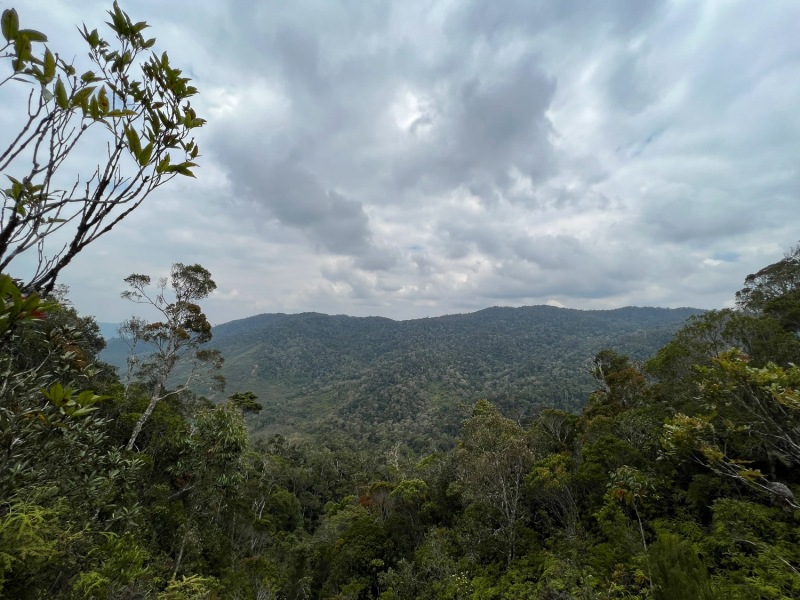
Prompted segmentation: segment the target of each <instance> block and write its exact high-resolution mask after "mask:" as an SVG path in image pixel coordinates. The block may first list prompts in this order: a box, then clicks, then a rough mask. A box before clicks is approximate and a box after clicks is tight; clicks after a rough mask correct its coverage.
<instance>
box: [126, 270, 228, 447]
mask: <svg viewBox="0 0 800 600" xmlns="http://www.w3.org/2000/svg"><path fill="white" fill-rule="evenodd" d="M125 282H126V283H127V284H128V286H130V289H129V290H126V291H124V292H122V297H123V298H126V299H128V300H131V301H133V302H136V303H138V304H147V305H149V306H151V307H153V308H155V309H156V311H158V313H159V314H160V316H161V320H160V321H155V322H152V323H149V322H147V321H144V320H142V319H138V318H134V319H130V320H129V321H127V322H126V323H124V324H123V326H122V327H121V332H124V333H126V334H127V335H128V336H129V340H130V342H131V345H132V346H135V345H136V344H137V343H139V342H144V343H145V344H149V345H150V346H151V347H152V348H154V350H155V351H154V352H153V353H152V354H150V355H149V356H148V357H147V358H146V359H145V360H144V362H143V364H142V365H141V366H140V367H139V374H140V375H141V376H144V379H145V384H146V388H147V389H148V390H149V391H148V396H149V401H148V404H147V408H146V409H145V410H144V412H143V413H142V414H141V416H140V417H139V419H138V420H137V421H136V425H134V427H133V431H132V432H131V437H130V439H129V440H128V444H127V446H126V448H127V449H128V450H132V449H133V447H134V445H135V444H136V438H137V437H139V434H140V433H141V431H142V427H144V424H145V423H146V422H147V420H148V419H149V418H150V415H152V414H153V411H154V410H155V408H156V406H157V405H158V403H159V402H161V401H162V400H164V399H165V398H167V397H168V396H171V395H173V394H176V393H179V392H181V391H185V390H186V389H187V388H188V386H189V381H190V380H191V378H192V377H193V376H194V375H195V370H194V368H192V369H191V370H190V373H189V376H188V378H187V381H186V383H185V384H184V385H183V386H181V387H179V388H178V389H177V390H173V391H170V392H168V391H166V390H165V385H166V383H167V379H169V376H170V375H171V374H172V373H173V371H174V370H175V367H176V366H177V365H178V363H180V362H190V363H193V367H194V366H197V365H198V364H199V363H205V364H210V365H211V366H214V367H216V368H219V367H220V366H221V364H222V358H221V356H220V354H219V353H218V352H215V351H213V350H204V349H202V346H203V345H204V344H205V343H207V342H208V341H210V340H211V324H210V323H209V322H208V319H207V318H206V315H205V314H204V313H203V311H202V310H201V309H200V306H199V305H198V304H197V301H198V300H202V299H204V298H206V297H208V295H209V294H210V293H211V292H213V291H214V290H215V289H216V288H217V284H216V283H214V280H213V279H211V273H209V272H208V271H207V270H206V269H204V268H203V267H201V266H200V265H188V266H187V265H184V264H182V263H175V264H174V265H172V272H171V275H170V278H169V280H167V278H166V277H164V278H161V279H159V280H158V282H157V284H156V286H155V294H153V293H152V292H150V291H149V289H148V288H149V286H150V277H149V276H148V275H136V274H134V275H130V276H128V277H126V278H125ZM168 288H169V292H168ZM217 381H218V382H220V383H221V381H222V380H221V378H218V379H217Z"/></svg>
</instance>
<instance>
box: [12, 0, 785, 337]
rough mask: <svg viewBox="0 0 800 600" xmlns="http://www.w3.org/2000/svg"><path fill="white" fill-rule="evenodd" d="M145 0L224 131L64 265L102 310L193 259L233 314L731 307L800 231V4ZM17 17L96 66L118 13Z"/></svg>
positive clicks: (60, 6) (90, 305)
mask: <svg viewBox="0 0 800 600" xmlns="http://www.w3.org/2000/svg"><path fill="white" fill-rule="evenodd" d="M120 4H121V6H122V8H123V9H124V10H126V11H127V12H128V13H129V14H130V16H131V18H132V19H133V20H135V21H139V20H146V21H147V22H148V23H150V25H151V26H152V28H151V29H150V34H151V36H154V37H156V38H157V39H158V43H157V46H156V49H157V50H159V51H161V50H166V51H167V52H168V53H169V54H170V57H171V59H172V63H173V64H174V65H176V66H180V67H182V68H183V69H184V72H185V73H186V74H188V75H189V76H190V77H191V78H192V79H193V81H194V84H195V85H196V87H198V88H199V90H200V95H199V96H198V97H197V98H196V99H195V101H194V102H193V104H194V105H195V106H196V107H197V110H198V113H199V114H200V116H203V117H205V118H206V119H207V120H208V124H207V126H206V127H204V128H203V130H202V131H201V133H200V134H199V136H198V139H199V143H200V147H201V154H202V156H201V158H200V160H199V162H200V164H201V167H200V168H199V169H198V170H197V179H196V180H185V181H180V182H177V181H174V182H172V183H171V184H170V185H168V186H165V187H164V188H162V190H161V191H159V193H158V194H156V195H155V196H153V197H151V198H150V199H149V200H148V201H147V203H146V205H143V206H142V207H141V208H140V209H139V210H138V212H136V213H135V214H134V215H133V216H131V218H129V219H128V220H127V221H125V222H124V223H123V224H121V225H120V226H119V227H118V228H117V229H115V230H114V231H112V232H111V233H110V234H109V235H107V236H106V237H104V238H103V239H102V240H100V241H98V242H97V243H95V244H94V245H92V246H90V247H89V248H87V250H85V251H84V253H83V254H82V255H81V256H80V257H79V259H77V260H76V261H75V262H74V263H73V265H72V266H71V267H70V268H69V269H68V270H67V271H66V272H65V273H64V276H63V278H62V280H63V282H64V283H67V284H68V285H69V286H70V288H71V296H72V298H73V301H74V303H75V304H76V306H77V308H78V309H79V310H80V311H81V312H83V313H85V314H94V315H95V316H96V317H97V318H98V320H100V321H118V320H120V319H122V318H124V317H126V316H128V315H129V314H130V313H131V310H132V307H131V306H129V305H127V304H126V303H125V302H124V301H122V300H120V299H119V292H120V291H121V290H122V289H123V286H124V284H123V281H122V279H123V278H124V277H125V276H126V275H128V274H130V273H133V272H137V273H147V274H151V275H154V276H155V275H159V274H164V273H166V272H167V271H168V269H169V266H170V265H171V264H172V263H173V262H184V263H200V264H202V265H203V266H205V267H206V268H208V269H209V270H210V271H211V273H212V275H213V277H214V279H215V280H216V282H217V284H218V291H217V293H215V295H214V296H213V298H211V299H209V300H208V301H207V302H206V303H205V305H204V307H205V309H206V312H207V314H208V315H209V317H210V318H211V320H212V322H214V323H222V322H225V321H229V320H232V319H236V318H241V317H245V316H249V315H253V314H257V313H263V312H302V311H318V312H325V313H344V314H349V315H359V316H363V315H383V316H388V317H392V318H400V319H406V318H415V317H424V316H435V315H441V314H447V313H454V312H469V311H473V310H477V309H480V308H484V307H487V306H493V305H506V306H521V305H532V304H543V303H549V304H556V305H563V306H568V307H573V308H616V307H621V306H626V305H648V306H667V307H677V306H695V307H701V308H719V307H722V306H724V305H726V304H730V301H731V299H732V297H733V294H734V293H735V291H736V290H737V289H739V288H740V287H741V284H742V281H743V279H744V277H745V276H746V275H747V274H748V273H751V272H753V271H756V270H758V269H759V268H761V267H762V266H765V265H767V264H769V263H772V262H775V261H776V260H778V259H780V258H781V256H782V254H783V252H784V251H785V250H787V249H788V247H789V246H791V245H793V244H795V243H796V242H797V241H798V239H800V210H798V207H800V202H798V191H799V190H798V187H799V184H800V177H799V175H798V165H799V164H800V102H799V101H800V35H798V33H797V24H798V23H799V22H800V2H797V1H796V0H785V1H782V0H770V1H769V2H752V1H748V0H742V1H735V0H718V1H711V0H709V1H698V0H687V1H645V0H607V1H603V2H586V1H585V0H559V1H552V0H547V1H545V0H541V1H534V0H474V1H467V0H457V1H446V2H435V1H430V0H420V1H417V0H402V1H400V0H397V1H391V2H390V1H382V0H341V1H333V0H292V1H291V2H289V1H284V0H281V1H265V0H260V1H257V2H252V1H246V0H225V1H219V2H211V1H206V2H196V1H195V0H170V1H169V2H155V1H151V0H124V1H122V2H120ZM8 6H16V7H17V10H18V12H19V13H20V19H21V21H22V26H23V27H33V28H37V29H41V30H42V31H45V32H46V33H48V34H49V35H50V38H51V44H50V45H51V47H52V48H53V49H54V50H59V51H60V53H61V55H62V56H64V55H69V53H70V52H74V54H76V55H77V56H79V57H80V56H81V55H82V54H83V47H82V44H83V41H82V40H81V39H80V37H79V35H78V33H77V31H76V30H75V29H74V27H73V25H74V24H78V23H81V22H85V23H86V24H87V25H88V26H89V28H90V29H92V28H93V27H99V28H101V30H102V23H103V21H104V20H106V19H107V17H106V15H105V10H106V9H108V8H109V6H110V2H98V1H95V0H84V1H82V2H80V3H78V2H73V1H71V0H70V1H67V0H63V1H61V0H24V1H23V0H20V1H17V2H14V1H13V0H12V1H8V0H2V1H0V7H2V8H6V7H8ZM2 93H3V92H2V91H0V98H1V97H2ZM0 106H2V103H0ZM7 110H8V109H7V108H3V109H0V111H2V112H6V111H7ZM0 135H2V134H0Z"/></svg>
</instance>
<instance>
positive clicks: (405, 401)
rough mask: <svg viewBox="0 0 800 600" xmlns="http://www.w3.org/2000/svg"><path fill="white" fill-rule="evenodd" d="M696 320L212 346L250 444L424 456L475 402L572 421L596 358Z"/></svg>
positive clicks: (429, 322)
mask: <svg viewBox="0 0 800 600" xmlns="http://www.w3.org/2000/svg"><path fill="white" fill-rule="evenodd" d="M700 312H702V311H699V310H697V309H691V308H680V309H664V308H637V307H627V308H621V309H617V310H608V311H597V310H586V311H583V310H574V309H566V308H556V307H552V306H530V307H522V308H498V307H495V308H487V309H485V310H481V311H478V312H475V313H469V314H457V315H448V316H443V317H436V318H427V319H415V320H409V321H394V320H391V319H387V318H382V317H348V316H343V315H336V316H331V315H324V314H319V313H302V314H294V315H287V314H264V315H258V316H254V317H249V318H246V319H241V320H237V321H232V322H230V323H225V324H223V325H218V326H217V327H215V328H214V330H213V334H214V338H213V341H212V342H211V345H212V346H214V347H215V348H217V349H219V350H221V351H222V353H223V355H224V357H225V368H224V375H225V377H226V378H227V381H228V387H227V389H228V393H232V392H235V391H245V390H251V391H253V392H255V393H256V395H258V397H259V399H260V401H261V402H262V404H263V406H264V410H263V411H262V412H261V414H260V415H258V416H257V417H255V419H254V421H253V422H252V427H253V429H254V432H255V433H256V434H257V435H271V434H276V433H281V434H295V435H303V436H312V437H313V436H315V435H326V436H330V435H342V434H344V435H347V436H362V437H363V438H365V439H368V440H369V441H372V442H385V443H387V444H390V443H400V442H402V443H403V444H406V445H408V446H409V447H411V448H412V449H415V450H423V449H430V448H431V447H433V448H435V447H447V446H448V444H449V442H450V440H451V437H452V435H454V434H455V432H456V429H457V426H458V423H459V422H460V420H461V419H462V418H463V417H464V415H465V410H466V408H467V407H468V406H470V405H471V404H472V403H474V402H475V401H476V400H478V399H481V398H487V399H489V400H491V401H492V402H494V403H495V404H497V405H498V406H500V407H501V409H502V410H503V411H504V412H505V413H506V414H511V415H515V416H516V417H517V418H518V419H521V420H524V419H526V418H528V417H530V416H531V415H533V414H534V413H535V411H536V410H537V409H538V408H540V407H544V406H555V407H559V408H564V409H567V410H578V409H579V408H580V407H581V406H582V405H583V404H584V403H585V401H586V399H587V397H588V395H589V393H591V391H592V389H593V381H592V379H591V377H590V376H589V374H588V366H589V364H590V363H591V360H592V358H593V357H594V355H595V354H596V353H597V352H598V351H599V350H601V349H603V348H611V349H613V350H616V351H618V352H621V353H625V354H628V355H630V356H631V357H633V358H634V359H636V360H644V359H646V358H648V357H649V356H651V355H652V354H653V353H655V351H656V350H657V349H658V348H660V347H661V346H663V345H664V344H665V343H666V342H668V341H669V339H670V338H671V336H672V334H673V333H674V332H675V331H676V330H677V329H678V328H679V327H680V326H681V325H682V324H683V323H684V322H685V320H686V319H687V318H688V317H689V316H691V315H694V314H698V313H700ZM120 344H121V342H120V341H119V340H111V341H110V342H109V348H107V349H106V351H105V353H104V355H103V356H102V358H103V359H104V360H106V361H108V362H111V363H112V364H117V365H120V364H123V363H124V356H125V348H122V347H120ZM121 357H122V358H121ZM120 361H122V362H120Z"/></svg>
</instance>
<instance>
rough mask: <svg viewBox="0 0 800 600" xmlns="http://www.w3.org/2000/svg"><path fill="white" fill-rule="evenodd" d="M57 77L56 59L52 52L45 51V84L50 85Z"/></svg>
mask: <svg viewBox="0 0 800 600" xmlns="http://www.w3.org/2000/svg"><path fill="white" fill-rule="evenodd" d="M55 76H56V58H55V56H53V53H52V52H50V50H49V49H48V50H45V51H44V79H45V81H44V82H45V84H48V83H50V82H51V81H53V79H54V78H55Z"/></svg>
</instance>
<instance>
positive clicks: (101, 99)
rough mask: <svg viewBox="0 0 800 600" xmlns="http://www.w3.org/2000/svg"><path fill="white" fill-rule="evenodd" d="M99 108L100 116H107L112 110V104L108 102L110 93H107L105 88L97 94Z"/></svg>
mask: <svg viewBox="0 0 800 600" xmlns="http://www.w3.org/2000/svg"><path fill="white" fill-rule="evenodd" d="M97 106H98V107H99V109H100V114H102V115H105V114H106V113H107V112H108V109H109V108H111V104H109V102H108V93H107V92H106V88H105V87H101V88H100V91H99V92H98V93H97Z"/></svg>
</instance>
